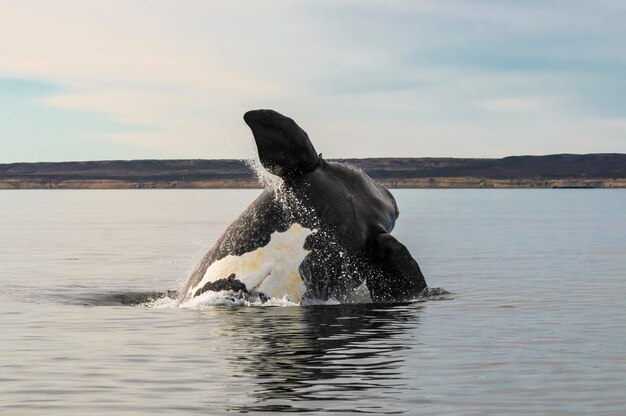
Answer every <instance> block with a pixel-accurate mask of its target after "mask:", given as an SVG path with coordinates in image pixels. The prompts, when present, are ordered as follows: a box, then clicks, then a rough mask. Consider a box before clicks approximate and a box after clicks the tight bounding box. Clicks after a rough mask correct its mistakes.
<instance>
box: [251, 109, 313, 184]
mask: <svg viewBox="0 0 626 416" xmlns="http://www.w3.org/2000/svg"><path fill="white" fill-rule="evenodd" d="M243 119H244V120H245V122H246V124H248V126H250V129H251V130H252V134H254V140H255V142H256V146H257V149H258V151H259V158H260V159H261V163H262V164H263V167H264V168H265V169H267V170H268V171H269V172H270V173H273V174H274V175H278V176H280V177H282V178H287V177H290V176H295V175H300V174H303V173H306V172H310V171H312V170H314V169H315V168H316V167H317V165H318V163H319V156H318V155H317V152H316V151H315V148H314V147H313V145H312V144H311V141H310V140H309V136H308V135H307V134H306V132H305V131H304V130H302V129H301V128H300V126H298V125H297V124H296V122H295V121H293V120H292V119H290V118H289V117H285V116H283V115H282V114H280V113H277V112H276V111H274V110H252V111H248V112H247V113H246V114H244V116H243Z"/></svg>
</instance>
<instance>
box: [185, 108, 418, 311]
mask: <svg viewBox="0 0 626 416" xmlns="http://www.w3.org/2000/svg"><path fill="white" fill-rule="evenodd" d="M243 118H244V121H245V123H246V124H247V125H248V126H249V128H250V129H251V131H252V134H253V136H254V142H255V144H256V148H257V153H258V159H259V162H260V164H261V165H262V166H263V168H264V169H265V170H266V171H267V172H269V173H270V174H271V175H274V176H275V177H277V178H279V180H278V185H274V186H269V185H267V186H266V187H265V189H264V190H263V191H262V192H261V194H260V195H259V196H258V197H257V198H256V199H255V200H254V201H253V202H252V203H251V204H250V205H249V206H248V207H247V208H246V209H245V210H244V211H243V212H242V213H241V214H240V215H239V217H238V218H237V219H236V220H235V221H234V222H233V223H232V224H230V225H229V226H228V227H227V228H226V230H225V231H224V233H223V234H222V235H221V236H220V237H219V238H218V240H217V241H216V242H215V243H214V244H213V246H212V247H211V248H210V249H209V250H208V251H207V253H206V254H205V255H204V256H203V257H202V259H201V260H200V261H199V262H198V264H197V265H196V267H195V268H194V269H193V271H192V273H191V275H190V277H189V279H188V281H187V283H186V284H185V286H184V287H183V289H182V290H181V291H180V294H179V297H178V302H179V303H183V302H185V301H188V300H190V299H192V298H195V297H198V296H201V295H202V294H204V293H205V292H207V291H214V292H219V291H231V293H236V294H238V295H245V296H251V297H255V299H259V300H261V302H264V301H266V300H268V299H270V298H278V299H287V300H290V301H292V302H295V303H300V304H307V303H316V302H320V301H337V302H347V301H349V300H350V299H351V297H352V296H353V295H354V293H357V292H359V291H361V292H365V293H366V294H368V295H369V298H370V299H371V301H372V302H374V303H396V302H408V301H411V300H415V299H417V298H418V297H419V296H420V294H421V293H423V292H424V291H425V290H426V289H427V284H426V280H425V278H424V275H423V274H422V271H421V270H420V267H419V265H418V263H417V261H416V260H415V259H414V258H413V256H412V255H411V254H410V252H409V250H408V249H407V248H406V246H405V245H404V244H402V243H401V242H400V241H398V240H397V239H396V238H395V237H394V236H393V235H391V231H392V230H393V228H394V226H395V223H396V220H397V218H398V216H399V210H398V205H397V203H396V201H395V199H394V197H393V195H392V194H391V192H390V191H389V190H388V189H386V188H385V187H383V186H382V185H380V184H379V183H377V182H376V181H374V180H373V179H372V178H370V177H369V176H368V175H367V174H366V173H365V172H363V171H362V170H360V169H358V168H355V167H352V166H348V165H345V164H341V163H337V162H331V161H327V160H325V159H324V158H323V157H322V154H318V153H317V151H316V149H315V148H314V146H313V144H312V143H311V140H310V139H309V136H308V134H307V133H306V132H305V131H304V130H303V129H302V128H301V127H300V126H298V124H296V122H295V121H294V120H293V119H291V118H289V117H286V116H284V115H282V114H280V113H278V112H276V111H274V110H269V109H261V110H252V111H248V112H246V113H245V114H244V117H243Z"/></svg>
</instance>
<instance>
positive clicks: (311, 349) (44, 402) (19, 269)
mask: <svg viewBox="0 0 626 416" xmlns="http://www.w3.org/2000/svg"><path fill="white" fill-rule="evenodd" d="M257 193H258V191H252V190H250V191H232V190H225V191H221V190H211V191H183V190H176V191H146V190H142V191H2V192H0V413H2V414H7V415H22V414H24V415H39V414H45V415H67V414H93V415H105V414H137V415H143V414H155V413H164V414H221V413H238V412H251V413H257V412H280V411H288V412H310V413H313V414H344V413H348V414H349V413H373V414H464V415H482V414H519V415H527V414H546V415H547V414H550V415H559V414H562V415H569V414H606V415H613V414H614V415H623V414H626V395H625V392H626V319H625V318H624V317H625V316H626V299H625V297H626V209H625V207H626V191H624V190H401V191H395V192H394V194H395V195H396V197H397V200H398V204H399V207H400V211H401V216H400V220H399V222H398V224H397V227H396V230H395V231H394V234H395V235H396V236H397V237H398V238H399V239H400V240H402V241H404V242H405V243H406V245H407V246H408V247H409V249H410V250H411V252H412V253H413V254H414V256H415V257H416V258H417V259H418V261H419V262H420V265H421V267H422V270H423V271H424V274H425V275H426V278H427V281H428V282H429V284H430V285H431V286H436V287H442V288H445V289H447V290H449V291H451V292H452V293H453V299H452V300H440V301H429V302H420V303H412V304H408V305H397V306H380V305H378V306H376V305H336V306H310V307H235V306H219V305H205V306H204V307H200V308H195V309H194V308H191V309H179V308H171V307H170V308H155V307H152V308H150V307H145V306H137V304H138V303H140V302H142V301H145V300H146V299H147V297H148V295H147V292H161V293H163V292H165V291H168V290H178V289H179V288H180V287H181V286H182V285H183V283H184V281H185V280H186V277H187V276H188V274H189V272H190V271H191V269H192V268H193V266H194V264H195V262H196V261H197V260H198V259H199V258H200V257H201V256H202V255H203V254H204V252H205V251H206V249H207V248H208V247H209V246H210V245H211V243H212V242H213V241H214V240H215V239H216V238H217V237H218V236H219V234H220V233H221V232H222V231H223V229H224V228H225V227H226V226H227V225H228V224H229V223H230V221H232V219H233V218H235V217H236V216H237V214H238V213H239V212H240V211H241V210H242V209H243V208H244V207H245V206H247V204H248V203H249V202H250V201H252V200H253V199H254V197H255V196H256V195H257ZM155 296H156V297H158V296H164V295H155ZM157 304H158V302H157ZM133 305H134V306H133Z"/></svg>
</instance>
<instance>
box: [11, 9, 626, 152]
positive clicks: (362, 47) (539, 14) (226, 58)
mask: <svg viewBox="0 0 626 416" xmlns="http://www.w3.org/2000/svg"><path fill="white" fill-rule="evenodd" d="M625 13H626V11H625V10H624V8H623V7H621V6H620V4H619V2H617V3H615V2H610V1H606V2H599V3H594V4H593V5H591V4H585V3H577V4H576V5H573V6H572V7H568V8H563V7H560V6H559V4H557V3H552V2H535V1H532V2H525V3H524V4H523V5H522V4H511V3H506V4H503V3H500V2H491V1H477V2H471V3H467V2H457V1H446V2H438V1H437V2H435V1H432V2H431V1H427V2H413V1H397V2H395V1H394V2H384V1H378V2H357V1H346V2H335V1H319V2H308V1H305V2H291V1H268V2H225V1H210V2H207V1H200V0H185V1H180V2H170V1H161V0H152V1H141V0H129V1H124V2H122V1H114V0H113V1H108V2H83V1H71V0H57V1H54V2H53V1H45V0H42V1H29V0H24V1H20V2H5V3H3V4H2V5H1V6H0V25H1V26H2V27H3V32H4V33H6V34H7V35H6V36H3V37H0V50H2V54H0V76H5V77H12V78H20V79H30V80H39V81H44V82H46V83H49V84H50V85H55V86H57V87H55V89H54V90H53V91H52V90H51V91H48V92H46V94H42V95H41V96H40V99H39V101H38V102H39V103H40V105H42V106H45V107H48V108H50V109H52V110H54V111H65V112H67V113H68V114H69V113H71V112H75V111H80V112H90V113H92V114H96V115H99V116H100V117H105V118H106V119H108V120H110V122H111V124H113V125H116V126H118V127H120V128H115V129H110V128H109V129H107V128H104V127H103V123H101V122H98V123H95V122H94V124H93V130H92V132H90V133H86V132H84V131H83V133H82V134H81V137H87V139H85V144H84V146H85V148H87V147H89V146H90V145H92V141H93V140H104V141H106V142H108V143H110V144H111V146H115V145H119V146H120V149H124V148H127V147H128V146H130V147H133V148H135V149H145V153H146V154H150V155H154V154H158V155H164V157H206V158H212V157H247V156H248V155H249V154H250V141H249V138H250V133H249V131H248V130H247V128H246V126H245V125H244V124H243V123H242V122H241V115H242V114H243V112H244V111H246V110H248V109H250V108H260V107H271V108H276V109H277V110H279V111H283V112H284V113H286V114H288V115H290V116H292V117H293V118H294V119H296V120H297V121H298V122H299V123H300V124H301V125H302V126H303V127H304V128H305V129H306V130H307V131H309V133H310V134H311V137H312V138H314V140H315V143H316V147H317V148H318V149H319V150H320V151H323V152H324V154H325V155H328V156H341V157H348V156H377V155H385V156H395V155H407V156H427V155H441V156H444V155H445V156H500V155H507V154H513V153H534V154H538V153H549V152H579V151H587V150H589V149H595V151H626V140H624V135H623V134H624V133H623V130H620V129H618V128H615V127H614V126H613V124H611V123H607V122H606V121H605V120H621V119H623V118H624V117H626V104H624V101H623V96H624V93H626V80H624V78H623V76H622V75H621V74H623V70H624V69H626V68H624V66H626V51H625V50H624V49H623V47H622V45H623V42H624V41H625V40H626V32H625V29H624V27H623V25H622V23H621V22H622V21H623V19H624V17H625ZM33 114H39V113H38V112H34V113H33ZM0 129H2V127H0ZM582 132H585V134H584V135H583V133H582ZM0 134H2V130H0ZM583 136H584V137H583ZM51 137H55V140H61V141H62V140H63V139H62V138H61V136H60V135H59V134H56V135H51ZM589 137H593V141H592V142H590V143H587V142H585V140H590V139H589ZM23 139H24V140H28V138H27V137H24V138H23ZM90 140H91V141H90ZM85 154H90V153H89V152H85ZM133 154H136V152H135V153H133ZM58 157H59V158H62V156H61V155H59V156H58ZM103 157H105V158H106V155H105V156H103Z"/></svg>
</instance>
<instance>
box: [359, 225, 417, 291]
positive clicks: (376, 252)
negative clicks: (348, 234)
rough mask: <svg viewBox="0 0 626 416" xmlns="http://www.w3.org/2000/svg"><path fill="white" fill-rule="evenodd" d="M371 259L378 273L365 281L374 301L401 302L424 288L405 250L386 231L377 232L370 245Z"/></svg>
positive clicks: (413, 263)
mask: <svg viewBox="0 0 626 416" xmlns="http://www.w3.org/2000/svg"><path fill="white" fill-rule="evenodd" d="M371 252H372V256H373V261H374V262H375V263H377V264H378V265H379V266H380V268H381V270H382V274H374V275H372V276H370V277H369V278H368V280H367V288H368V289H369V291H370V296H371V297H372V300H373V301H374V302H383V303H385V302H403V301H410V300H413V299H416V298H417V297H418V296H419V294H420V293H421V292H422V290H424V289H425V288H426V280H425V279H424V275H423V274H422V271H421V270H420V267H419V265H418V264H417V262H416V261H415V259H414V258H413V257H411V254H410V253H409V250H407V248H406V247H405V246H404V244H402V243H401V242H399V241H398V240H396V238H395V237H394V236H392V235H391V234H388V233H382V234H378V235H377V236H376V238H375V239H374V241H373V242H372V244H371Z"/></svg>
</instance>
